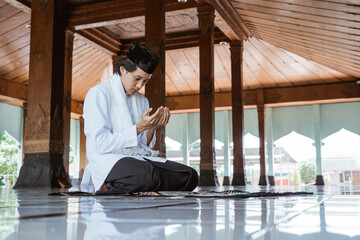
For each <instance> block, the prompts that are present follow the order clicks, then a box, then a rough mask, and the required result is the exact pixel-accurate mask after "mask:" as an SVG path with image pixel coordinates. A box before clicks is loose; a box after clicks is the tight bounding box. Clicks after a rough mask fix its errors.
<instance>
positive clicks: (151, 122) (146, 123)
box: [136, 106, 170, 134]
mask: <svg viewBox="0 0 360 240" xmlns="http://www.w3.org/2000/svg"><path fill="white" fill-rule="evenodd" d="M151 111H152V108H149V109H148V110H146V111H145V112H144V113H143V115H142V119H141V121H140V122H138V123H137V124H136V130H137V133H138V134H140V133H141V132H143V131H145V130H148V129H149V130H150V132H154V131H155V130H156V129H158V128H159V127H163V126H166V124H168V122H169V119H170V110H169V108H167V107H163V106H161V107H159V108H158V109H157V110H156V112H155V113H154V114H152V115H149V114H150V112H151Z"/></svg>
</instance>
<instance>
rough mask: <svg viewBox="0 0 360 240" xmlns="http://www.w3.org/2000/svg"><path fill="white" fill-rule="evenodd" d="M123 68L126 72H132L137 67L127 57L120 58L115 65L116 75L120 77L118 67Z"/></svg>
mask: <svg viewBox="0 0 360 240" xmlns="http://www.w3.org/2000/svg"><path fill="white" fill-rule="evenodd" d="M121 66H123V67H124V68H125V70H126V71H128V72H134V71H135V70H136V68H137V66H136V65H135V64H134V63H133V62H132V61H131V60H130V59H129V58H128V57H127V56H125V57H122V58H120V59H119V61H118V62H117V64H116V73H117V74H119V75H120V76H121V72H120V67H121Z"/></svg>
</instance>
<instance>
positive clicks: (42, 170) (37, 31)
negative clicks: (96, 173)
mask: <svg viewBox="0 0 360 240" xmlns="http://www.w3.org/2000/svg"><path fill="white" fill-rule="evenodd" d="M65 23H66V8H65V1H58V0H49V1H34V2H33V3H32V10H31V40H30V70H29V86H28V111H27V118H26V121H25V141H24V153H25V158H24V165H23V166H22V168H21V170H20V175H19V178H18V180H17V182H16V185H15V187H14V188H27V187H60V186H62V187H70V186H71V185H70V179H69V175H68V174H67V173H66V172H65V168H64V162H63V154H64V132H67V131H70V129H65V127H70V125H67V124H65V123H64V116H63V113H64V108H66V105H67V104H64V99H66V98H67V97H69V96H67V95H66V94H67V93H66V92H64V90H65V86H68V84H70V85H71V83H67V82H65V81H68V78H66V77H65V74H64V73H65V71H64V69H65V61H66V60H65V61H64V59H65ZM70 100H71V99H70Z"/></svg>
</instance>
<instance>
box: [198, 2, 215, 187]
mask: <svg viewBox="0 0 360 240" xmlns="http://www.w3.org/2000/svg"><path fill="white" fill-rule="evenodd" d="M214 16H215V15H214V8H213V7H212V6H210V5H208V4H206V5H202V6H199V7H198V18H199V54H200V58H199V59H200V139H201V145H200V147H201V149H200V181H199V186H217V185H219V183H218V179H217V176H216V163H215V101H214V99H215V93H214Z"/></svg>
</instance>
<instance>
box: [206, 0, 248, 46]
mask: <svg viewBox="0 0 360 240" xmlns="http://www.w3.org/2000/svg"><path fill="white" fill-rule="evenodd" d="M208 2H209V3H210V4H211V5H212V6H213V7H214V8H215V10H216V11H217V12H218V13H219V14H220V16H221V17H222V18H223V19H224V20H225V22H226V23H227V24H228V26H229V27H230V28H231V29H232V30H233V32H234V33H235V34H236V36H237V39H233V40H246V39H248V38H249V37H251V35H252V34H251V32H250V30H249V29H248V28H247V26H246V24H245V23H244V21H243V19H242V18H241V17H240V15H239V14H238V13H237V11H236V10H235V8H234V7H233V6H232V4H231V3H230V1H229V0H208Z"/></svg>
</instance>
